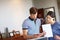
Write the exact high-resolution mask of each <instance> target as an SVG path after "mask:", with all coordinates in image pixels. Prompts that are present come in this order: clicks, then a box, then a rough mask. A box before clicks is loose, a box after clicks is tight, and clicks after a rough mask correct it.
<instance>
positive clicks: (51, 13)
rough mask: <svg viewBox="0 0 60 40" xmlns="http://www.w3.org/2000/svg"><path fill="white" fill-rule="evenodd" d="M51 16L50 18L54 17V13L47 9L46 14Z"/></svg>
mask: <svg viewBox="0 0 60 40" xmlns="http://www.w3.org/2000/svg"><path fill="white" fill-rule="evenodd" d="M48 15H49V16H51V17H52V18H55V13H54V12H53V11H49V12H48V13H47V15H46V16H48Z"/></svg>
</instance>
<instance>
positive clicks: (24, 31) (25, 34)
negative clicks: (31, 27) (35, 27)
mask: <svg viewBox="0 0 60 40" xmlns="http://www.w3.org/2000/svg"><path fill="white" fill-rule="evenodd" d="M27 33H28V30H23V37H24V38H25V39H33V38H38V37H41V36H43V35H45V32H43V33H40V34H34V35H28V34H27Z"/></svg>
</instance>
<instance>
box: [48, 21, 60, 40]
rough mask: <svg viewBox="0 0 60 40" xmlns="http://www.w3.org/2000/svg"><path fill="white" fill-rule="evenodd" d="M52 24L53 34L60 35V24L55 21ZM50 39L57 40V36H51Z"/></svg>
mask: <svg viewBox="0 0 60 40" xmlns="http://www.w3.org/2000/svg"><path fill="white" fill-rule="evenodd" d="M51 26H52V31H53V36H55V35H58V36H60V24H59V23H58V22H55V23H54V24H53V25H51ZM49 40H55V38H50V39H49Z"/></svg>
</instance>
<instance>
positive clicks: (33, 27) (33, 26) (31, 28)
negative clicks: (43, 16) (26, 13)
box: [22, 18, 41, 35]
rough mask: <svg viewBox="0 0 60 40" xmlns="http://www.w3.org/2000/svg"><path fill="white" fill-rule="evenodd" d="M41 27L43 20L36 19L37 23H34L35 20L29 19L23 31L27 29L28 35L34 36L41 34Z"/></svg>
mask: <svg viewBox="0 0 60 40" xmlns="http://www.w3.org/2000/svg"><path fill="white" fill-rule="evenodd" d="M40 25H41V20H40V19H38V18H37V19H36V22H34V20H32V19H31V18H27V19H26V20H25V21H24V22H23V25H22V27H23V29H24V28H26V29H27V30H28V35H33V34H39V29H40Z"/></svg>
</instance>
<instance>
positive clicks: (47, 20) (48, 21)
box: [46, 15, 54, 24]
mask: <svg viewBox="0 0 60 40" xmlns="http://www.w3.org/2000/svg"><path fill="white" fill-rule="evenodd" d="M53 19H54V18H52V17H51V16H49V15H48V16H46V23H48V24H51V23H52V22H53Z"/></svg>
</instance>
